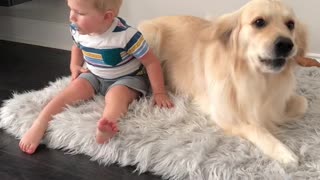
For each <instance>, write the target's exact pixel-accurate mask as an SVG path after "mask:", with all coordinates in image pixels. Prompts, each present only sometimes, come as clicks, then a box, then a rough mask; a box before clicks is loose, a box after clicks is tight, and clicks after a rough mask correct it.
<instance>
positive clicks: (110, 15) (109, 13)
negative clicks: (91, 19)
mask: <svg viewBox="0 0 320 180" xmlns="http://www.w3.org/2000/svg"><path fill="white" fill-rule="evenodd" d="M115 15H116V14H115V13H114V12H113V11H112V10H107V11H106V12H105V13H104V19H105V20H113V19H114V18H115Z"/></svg>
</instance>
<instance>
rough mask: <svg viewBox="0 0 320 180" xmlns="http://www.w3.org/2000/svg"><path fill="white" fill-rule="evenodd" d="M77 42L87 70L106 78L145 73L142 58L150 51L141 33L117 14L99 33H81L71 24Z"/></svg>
mask: <svg viewBox="0 0 320 180" xmlns="http://www.w3.org/2000/svg"><path fill="white" fill-rule="evenodd" d="M71 34H72V38H73V40H74V42H75V43H76V44H77V46H78V47H79V48H80V49H81V50H82V53H83V57H84V60H85V62H86V64H87V67H88V69H89V70H90V71H91V72H92V73H93V74H95V75H97V76H99V77H101V78H104V79H115V78H119V77H123V76H127V75H137V74H139V73H142V72H143V70H142V69H143V65H142V64H141V62H140V61H139V59H140V58H142V57H143V56H144V55H145V54H146V53H147V52H148V50H149V46H148V44H147V43H146V41H145V40H144V38H143V36H142V34H141V33H140V32H139V31H138V30H137V29H134V28H132V27H130V26H129V25H127V24H126V22H125V21H124V20H123V19H121V18H119V17H117V18H115V19H114V21H113V23H112V25H111V27H110V28H109V29H108V30H107V31H106V32H104V33H103V34H100V35H95V36H91V35H82V34H79V32H78V31H77V29H76V28H74V27H73V26H71Z"/></svg>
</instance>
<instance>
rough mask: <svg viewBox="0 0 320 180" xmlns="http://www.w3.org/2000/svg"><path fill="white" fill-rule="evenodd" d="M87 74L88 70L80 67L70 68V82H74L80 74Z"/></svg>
mask: <svg viewBox="0 0 320 180" xmlns="http://www.w3.org/2000/svg"><path fill="white" fill-rule="evenodd" d="M86 72H89V70H88V69H85V68H83V67H81V66H74V67H72V68H71V77H72V81H73V80H75V79H76V78H77V77H78V76H79V75H80V74H81V73H86Z"/></svg>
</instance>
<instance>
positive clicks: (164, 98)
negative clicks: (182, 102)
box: [153, 93, 173, 108]
mask: <svg viewBox="0 0 320 180" xmlns="http://www.w3.org/2000/svg"><path fill="white" fill-rule="evenodd" d="M153 101H154V104H156V105H157V106H159V107H166V108H172V107H173V103H172V101H171V99H170V98H169V96H168V95H167V93H155V94H153Z"/></svg>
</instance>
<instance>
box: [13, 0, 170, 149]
mask: <svg viewBox="0 0 320 180" xmlns="http://www.w3.org/2000/svg"><path fill="white" fill-rule="evenodd" d="M67 2H68V6H69V8H70V21H71V34H72V38H73V40H74V45H73V46H72V49H71V63H70V70H71V77H72V81H71V83H70V84H69V85H68V86H67V87H66V88H65V89H64V90H63V91H62V92H60V93H59V94H58V95H57V96H55V97H54V98H53V99H52V100H51V101H50V102H49V103H48V104H47V105H46V106H45V107H44V109H43V110H42V111H41V112H40V114H39V116H38V117H37V119H36V120H35V121H34V123H33V124H32V126H31V128H30V129H29V130H28V131H27V132H26V133H25V134H24V136H23V137H22V139H21V141H20V143H19V146H20V149H21V150H22V151H23V152H26V153H28V154H33V153H34V152H35V150H36V148H37V147H38V145H39V143H40V141H41V139H42V137H43V136H44V133H45V131H46V129H47V128H48V123H49V121H50V120H51V119H52V116H54V115H55V114H57V113H60V112H61V111H63V109H64V108H65V107H66V105H73V104H75V103H76V102H78V101H80V100H88V99H90V98H92V97H93V96H94V95H95V94H96V93H99V94H102V95H104V96H105V107H104V111H103V113H102V116H101V118H100V120H99V121H98V124H97V130H96V141H97V143H99V144H102V143H105V142H108V141H109V139H110V138H111V137H112V136H114V135H115V134H116V133H117V132H118V127H117V121H118V120H119V119H120V117H121V116H123V115H124V114H126V112H127V111H128V106H129V104H130V103H131V102H132V101H133V100H135V99H137V98H139V97H140V96H144V95H146V93H147V91H148V89H149V84H150V85H151V88H152V91H153V96H154V98H153V99H154V102H155V104H156V105H158V106H160V107H166V108H171V107H173V103H172V101H171V99H170V98H169V97H168V95H167V91H166V89H165V86H164V80H163V74H162V69H161V66H160V62H159V60H158V59H157V58H156V56H155V55H154V54H153V52H152V51H151V50H150V49H149V47H148V44H147V43H146V41H145V40H144V38H143V36H142V34H141V33H140V32H139V31H137V30H136V29H134V28H132V27H130V26H129V25H128V24H127V23H126V21H125V20H123V19H122V18H120V17H118V13H119V9H120V7H121V4H122V0H67ZM84 63H86V67H87V69H85V68H83V64H84Z"/></svg>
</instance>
